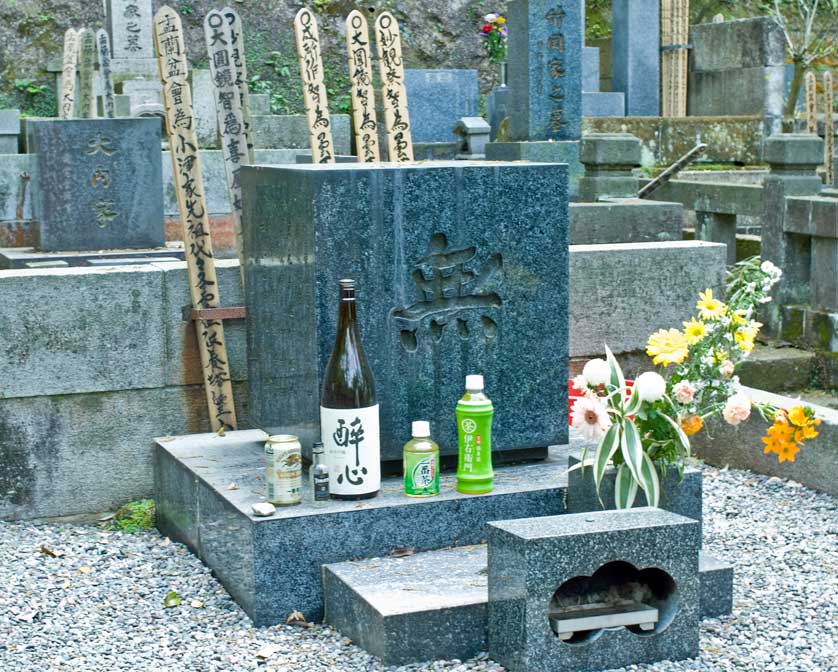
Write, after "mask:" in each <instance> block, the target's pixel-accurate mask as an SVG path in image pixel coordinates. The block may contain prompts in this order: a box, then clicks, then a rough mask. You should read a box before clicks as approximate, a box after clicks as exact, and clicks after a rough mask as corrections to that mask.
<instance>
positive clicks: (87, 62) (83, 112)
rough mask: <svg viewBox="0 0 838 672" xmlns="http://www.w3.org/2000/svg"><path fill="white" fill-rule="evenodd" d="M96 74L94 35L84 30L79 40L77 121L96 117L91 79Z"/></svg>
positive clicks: (90, 31) (86, 29) (88, 30)
mask: <svg viewBox="0 0 838 672" xmlns="http://www.w3.org/2000/svg"><path fill="white" fill-rule="evenodd" d="M95 72H96V35H95V34H94V33H93V31H92V30H90V29H88V28H85V29H84V30H82V31H81V38H80V40H79V105H78V117H79V119H91V118H95V117H96V98H95V97H94V96H93V77H94V75H95Z"/></svg>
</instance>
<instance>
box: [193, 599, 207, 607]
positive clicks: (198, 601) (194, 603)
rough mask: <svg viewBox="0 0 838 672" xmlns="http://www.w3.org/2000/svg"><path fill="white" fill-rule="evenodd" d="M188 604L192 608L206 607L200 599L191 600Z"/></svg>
mask: <svg viewBox="0 0 838 672" xmlns="http://www.w3.org/2000/svg"><path fill="white" fill-rule="evenodd" d="M189 606H190V607H192V608H193V609H206V608H207V605H206V604H204V603H203V602H201V600H192V601H191V602H190V603H189Z"/></svg>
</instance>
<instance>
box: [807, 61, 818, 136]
mask: <svg viewBox="0 0 838 672" xmlns="http://www.w3.org/2000/svg"><path fill="white" fill-rule="evenodd" d="M805 83H806V132H807V133H812V134H813V135H817V134H818V80H817V77H815V73H814V72H812V71H811V70H808V71H807V72H806V78H805Z"/></svg>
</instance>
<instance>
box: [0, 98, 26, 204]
mask: <svg viewBox="0 0 838 672" xmlns="http://www.w3.org/2000/svg"><path fill="white" fill-rule="evenodd" d="M19 145H20V110H0V154H17V153H18V147H19ZM2 193H3V192H2V190H0V194H2ZM0 212H2V208H0ZM17 219H22V217H21V218H17Z"/></svg>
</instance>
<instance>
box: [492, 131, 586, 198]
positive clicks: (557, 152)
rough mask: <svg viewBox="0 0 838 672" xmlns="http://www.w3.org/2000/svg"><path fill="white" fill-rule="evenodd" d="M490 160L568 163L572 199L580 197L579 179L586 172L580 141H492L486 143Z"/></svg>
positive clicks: (569, 187) (569, 188)
mask: <svg viewBox="0 0 838 672" xmlns="http://www.w3.org/2000/svg"><path fill="white" fill-rule="evenodd" d="M486 159H487V160H488V161H530V162H532V163H566V164H567V166H568V168H567V177H568V190H569V193H570V197H571V199H572V200H574V201H575V200H578V199H579V180H580V179H581V177H582V176H583V175H584V173H585V169H584V168H583V167H582V163H581V162H580V161H579V142H577V141H575V140H562V141H552V140H544V141H540V142H490V143H488V144H487V145H486Z"/></svg>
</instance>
